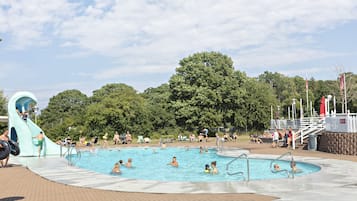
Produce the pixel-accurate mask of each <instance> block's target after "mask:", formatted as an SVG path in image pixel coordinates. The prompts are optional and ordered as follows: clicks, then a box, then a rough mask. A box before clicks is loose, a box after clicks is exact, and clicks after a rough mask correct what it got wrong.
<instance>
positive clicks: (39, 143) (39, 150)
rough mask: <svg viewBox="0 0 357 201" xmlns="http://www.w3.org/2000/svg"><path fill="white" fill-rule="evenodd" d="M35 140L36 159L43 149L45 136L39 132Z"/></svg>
mask: <svg viewBox="0 0 357 201" xmlns="http://www.w3.org/2000/svg"><path fill="white" fill-rule="evenodd" d="M36 138H37V140H38V144H37V146H38V157H40V155H41V151H42V148H43V142H44V140H45V136H44V135H43V132H42V131H40V133H39V134H38V135H37V136H36Z"/></svg>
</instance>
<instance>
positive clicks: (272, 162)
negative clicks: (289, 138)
mask: <svg viewBox="0 0 357 201" xmlns="http://www.w3.org/2000/svg"><path fill="white" fill-rule="evenodd" d="M287 155H290V156H291V160H290V163H291V162H292V161H294V157H293V154H292V153H291V152H286V153H284V154H282V155H280V156H279V157H278V158H276V159H274V160H272V161H271V162H270V171H271V172H272V173H279V172H286V174H287V175H288V178H289V177H290V172H289V170H287V169H282V170H275V169H274V167H273V164H274V162H276V161H277V160H280V159H281V158H283V157H285V156H287ZM291 174H292V178H294V171H291Z"/></svg>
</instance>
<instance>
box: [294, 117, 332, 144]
mask: <svg viewBox="0 0 357 201" xmlns="http://www.w3.org/2000/svg"><path fill="white" fill-rule="evenodd" d="M300 121H301V122H300V129H299V130H298V131H297V132H296V133H295V135H293V140H292V147H293V149H295V142H296V140H299V139H300V144H303V143H304V140H305V139H306V138H308V137H309V135H310V134H318V133H320V132H321V131H323V130H324V129H325V123H324V121H323V119H321V118H318V117H310V118H303V119H301V120H300Z"/></svg>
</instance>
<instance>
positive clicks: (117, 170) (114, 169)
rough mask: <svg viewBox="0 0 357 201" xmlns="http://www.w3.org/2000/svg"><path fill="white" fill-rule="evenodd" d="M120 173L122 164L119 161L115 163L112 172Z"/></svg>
mask: <svg viewBox="0 0 357 201" xmlns="http://www.w3.org/2000/svg"><path fill="white" fill-rule="evenodd" d="M120 173H121V172H120V165H119V163H115V164H114V167H113V169H112V174H120Z"/></svg>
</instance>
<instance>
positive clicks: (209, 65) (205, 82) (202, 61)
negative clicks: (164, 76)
mask: <svg viewBox="0 0 357 201" xmlns="http://www.w3.org/2000/svg"><path fill="white" fill-rule="evenodd" d="M179 64H180V66H179V67H178V68H177V69H176V74H174V75H173V76H172V77H171V78H170V80H169V86H170V90H171V97H170V99H171V101H172V107H173V109H174V111H175V117H176V122H177V124H178V125H179V126H181V127H183V128H185V129H188V130H193V129H197V128H202V127H218V126H224V124H227V123H230V124H232V123H234V122H231V121H232V117H233V115H234V111H235V110H236V109H237V108H239V103H240V102H242V101H243V100H242V98H241V93H244V90H242V89H241V88H240V85H239V83H240V80H238V79H237V77H236V76H235V72H234V67H233V61H232V59H231V58H229V57H228V56H225V55H222V54H221V53H217V52H203V53H197V54H194V55H192V56H189V57H187V58H184V59H182V60H181V61H180V63H179ZM233 119H234V118H233Z"/></svg>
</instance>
